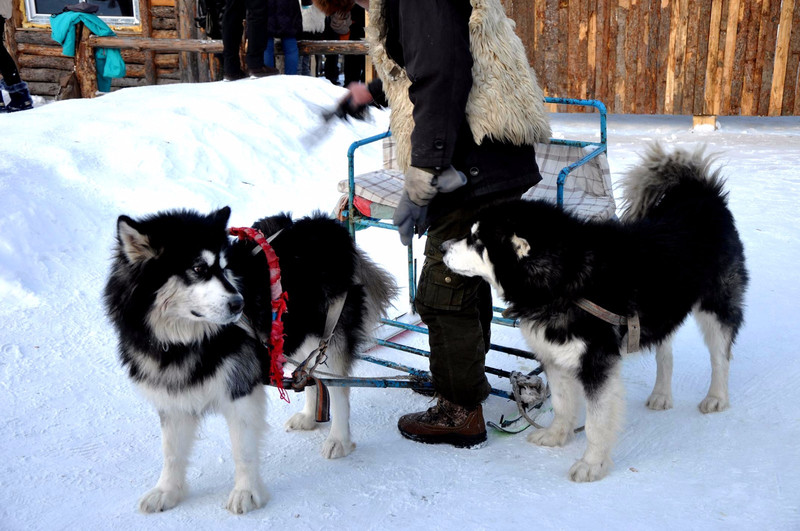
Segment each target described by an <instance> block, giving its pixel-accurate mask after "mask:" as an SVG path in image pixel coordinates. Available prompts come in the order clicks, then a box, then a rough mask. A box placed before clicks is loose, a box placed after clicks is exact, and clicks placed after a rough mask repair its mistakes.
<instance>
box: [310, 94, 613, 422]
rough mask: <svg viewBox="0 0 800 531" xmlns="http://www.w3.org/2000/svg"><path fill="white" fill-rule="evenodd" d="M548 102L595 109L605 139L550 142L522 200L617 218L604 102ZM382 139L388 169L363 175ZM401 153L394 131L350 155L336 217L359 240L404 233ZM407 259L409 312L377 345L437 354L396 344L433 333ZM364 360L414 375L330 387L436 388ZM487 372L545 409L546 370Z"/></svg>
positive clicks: (391, 323)
mask: <svg viewBox="0 0 800 531" xmlns="http://www.w3.org/2000/svg"><path fill="white" fill-rule="evenodd" d="M545 102H546V103H551V104H558V105H568V106H581V107H585V108H590V109H591V108H593V109H595V110H596V111H597V115H598V118H599V128H598V132H597V134H596V135H597V138H598V140H572V139H563V138H552V139H551V140H550V143H549V144H537V145H536V159H537V163H538V165H539V170H540V173H541V175H542V181H541V182H540V183H538V184H537V185H536V186H535V187H533V188H531V189H530V190H529V191H528V192H526V193H525V194H523V198H524V199H544V200H547V201H551V202H554V203H556V204H558V205H559V206H560V207H561V208H564V209H566V210H569V211H572V212H575V213H577V214H579V215H580V216H583V217H586V218H588V219H607V218H611V217H613V216H614V215H615V208H616V205H615V202H614V196H613V192H612V189H611V174H610V171H609V168H608V161H607V159H606V152H607V136H606V119H607V115H606V109H605V105H604V104H603V103H602V102H600V101H597V100H577V99H568V98H545ZM377 141H383V158H384V166H383V168H381V169H378V170H375V171H372V172H369V173H365V174H360V175H356V174H355V153H356V151H357V150H358V149H359V148H361V147H363V146H365V145H368V144H371V143H373V142H377ZM394 154H395V153H394V142H393V139H392V137H391V132H390V131H387V132H385V133H382V134H379V135H375V136H372V137H369V138H365V139H363V140H359V141H356V142H354V143H353V144H351V146H350V148H349V150H348V153H347V156H348V178H347V180H343V181H341V182H340V183H339V191H341V192H343V193H344V194H346V195H344V196H342V199H341V200H340V201H339V204H338V206H337V211H338V212H339V213H340V219H342V220H343V221H344V222H345V223H346V224H347V226H348V228H349V230H350V234H351V236H352V237H353V238H356V234H357V232H358V231H359V230H361V229H366V228H370V227H377V228H383V229H388V230H395V231H396V230H397V227H395V226H394V225H393V224H392V222H391V218H392V216H393V214H394V209H395V208H396V207H397V205H398V204H399V201H400V197H401V194H402V190H403V173H402V171H400V170H399V168H398V167H397V166H396V164H395V156H394ZM407 260H408V264H407V266H408V299H409V305H410V309H409V312H407V313H406V314H404V315H401V316H399V317H397V318H395V319H383V321H382V322H383V324H384V325H385V326H384V328H385V330H384V332H385V333H384V334H383V335H384V338H382V339H379V340H378V345H379V346H383V347H389V348H392V349H395V350H398V351H401V352H405V353H409V354H413V355H417V356H423V357H427V356H429V355H430V353H429V352H428V351H427V350H425V349H422V348H418V347H416V346H411V345H408V344H404V343H401V342H400V341H399V340H397V336H407V335H408V334H409V333H410V334H427V329H426V328H425V327H424V325H422V324H421V323H420V322H419V318H418V317H417V315H416V313H415V312H414V298H415V290H416V279H417V259H416V257H415V255H414V245H413V244H412V245H410V246H408V257H407ZM493 310H494V312H495V316H494V318H493V321H492V322H493V323H495V324H498V325H503V326H508V327H518V326H519V323H518V321H516V320H512V319H508V318H506V317H503V315H502V313H503V310H504V308H500V307H495V308H493ZM491 352H499V353H504V354H509V355H512V356H515V357H517V358H520V359H522V360H529V361H535V359H536V358H535V357H534V355H533V354H532V353H530V352H527V351H525V350H521V349H518V348H514V347H508V346H504V345H501V344H494V343H492V344H491V345H490V353H491ZM360 358H361V359H363V360H364V361H368V362H370V363H374V364H377V365H382V366H384V367H389V368H391V369H395V370H398V371H401V372H404V373H406V374H407V375H408V377H406V378H407V379H406V380H397V379H374V380H373V381H370V379H356V380H358V381H355V382H354V381H353V379H345V380H335V379H330V380H327V379H326V380H325V383H326V384H327V385H356V386H359V385H364V386H370V387H412V388H417V389H432V384H431V382H430V377H429V374H428V373H427V371H423V370H419V369H415V368H413V367H410V366H407V365H405V364H402V363H398V362H396V361H391V360H385V359H380V358H376V357H374V356H370V355H361V356H360ZM486 372H487V374H491V375H494V376H496V377H499V378H501V379H508V381H509V383H510V387H511V389H500V388H498V387H496V386H493V387H492V391H491V394H493V395H495V396H499V397H502V398H508V399H511V400H516V401H517V404H518V405H519V407H520V411H521V414H522V415H523V416H524V415H525V411H526V410H530V409H533V408H538V407H541V405H542V403H543V402H544V400H545V399H546V397H547V394H546V391H545V389H544V387H543V386H542V385H541V379H539V377H538V375H539V374H540V373H541V372H542V371H541V368H539V367H537V368H535V369H534V370H533V371H530V372H529V373H528V374H522V373H519V372H516V371H509V370H505V369H502V368H496V367H490V366H487V367H486ZM520 418H522V417H520ZM517 420H520V419H514V420H512V421H506V420H503V419H501V422H500V424H499V425H498V424H494V427H496V428H498V429H502V430H503V431H510V430H506V427H507V426H508V425H510V424H513V423H515V422H516V421H517ZM528 420H530V419H528ZM490 424H493V423H490Z"/></svg>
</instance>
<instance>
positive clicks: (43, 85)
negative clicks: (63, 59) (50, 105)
mask: <svg viewBox="0 0 800 531" xmlns="http://www.w3.org/2000/svg"><path fill="white" fill-rule="evenodd" d="M58 89H59V84H58V83H47V82H39V81H29V82H28V90H30V92H31V94H36V95H37V96H47V97H53V96H55V95H56V94H58Z"/></svg>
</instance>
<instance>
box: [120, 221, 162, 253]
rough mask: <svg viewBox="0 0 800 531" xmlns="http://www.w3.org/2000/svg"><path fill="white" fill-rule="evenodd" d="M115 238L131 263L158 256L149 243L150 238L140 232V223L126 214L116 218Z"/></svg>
mask: <svg viewBox="0 0 800 531" xmlns="http://www.w3.org/2000/svg"><path fill="white" fill-rule="evenodd" d="M117 238H118V239H119V245H120V248H121V249H122V253H123V254H124V255H125V257H126V258H127V259H128V261H129V262H130V263H132V264H135V263H138V262H144V261H146V260H150V259H151V258H155V257H156V256H158V251H157V250H156V249H154V248H153V246H152V245H151V244H150V238H148V237H147V234H144V233H143V232H141V227H140V225H139V224H138V223H136V222H135V221H134V220H133V219H131V218H129V217H128V216H120V217H119V218H118V219H117Z"/></svg>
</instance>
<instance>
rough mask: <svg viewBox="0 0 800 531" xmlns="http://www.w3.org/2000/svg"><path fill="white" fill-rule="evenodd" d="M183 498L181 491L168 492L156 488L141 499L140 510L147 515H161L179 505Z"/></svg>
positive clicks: (172, 490)
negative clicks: (162, 512)
mask: <svg viewBox="0 0 800 531" xmlns="http://www.w3.org/2000/svg"><path fill="white" fill-rule="evenodd" d="M182 497H183V491H182V490H181V489H171V490H166V489H162V488H159V487H156V488H154V489H151V490H149V491H148V492H147V493H146V494H145V495H144V496H142V497H141V498H140V499H139V510H140V511H141V512H143V513H146V514H150V513H160V512H161V511H166V510H168V509H172V508H173V507H175V506H176V505H178V503H179V502H180V501H181V498H182Z"/></svg>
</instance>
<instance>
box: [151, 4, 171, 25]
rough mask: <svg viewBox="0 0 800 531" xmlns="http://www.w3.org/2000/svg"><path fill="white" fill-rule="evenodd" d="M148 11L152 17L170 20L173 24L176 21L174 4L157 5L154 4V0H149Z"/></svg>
mask: <svg viewBox="0 0 800 531" xmlns="http://www.w3.org/2000/svg"><path fill="white" fill-rule="evenodd" d="M150 13H151V15H152V17H153V18H154V19H156V18H159V19H164V20H172V22H173V24H174V23H176V20H175V6H174V5H170V6H158V5H156V4H155V0H152V1H151V2H150Z"/></svg>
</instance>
